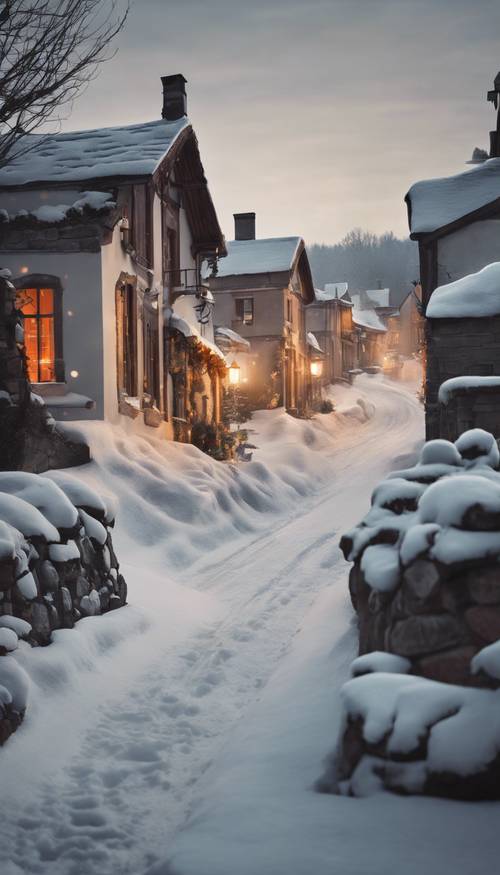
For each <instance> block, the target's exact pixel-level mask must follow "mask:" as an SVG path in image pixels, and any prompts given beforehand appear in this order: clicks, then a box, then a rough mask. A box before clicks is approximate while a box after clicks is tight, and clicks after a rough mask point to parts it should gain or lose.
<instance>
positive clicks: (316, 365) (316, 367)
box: [311, 361, 323, 377]
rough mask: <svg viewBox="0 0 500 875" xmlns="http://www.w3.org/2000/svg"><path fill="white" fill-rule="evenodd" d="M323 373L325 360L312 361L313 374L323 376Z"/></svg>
mask: <svg viewBox="0 0 500 875" xmlns="http://www.w3.org/2000/svg"><path fill="white" fill-rule="evenodd" d="M322 373H323V362H320V361H314V362H311V376H312V377H321V374H322Z"/></svg>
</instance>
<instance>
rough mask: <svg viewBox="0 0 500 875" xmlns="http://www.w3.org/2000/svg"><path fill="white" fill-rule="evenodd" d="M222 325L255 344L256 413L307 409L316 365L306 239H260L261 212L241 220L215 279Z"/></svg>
mask: <svg viewBox="0 0 500 875" xmlns="http://www.w3.org/2000/svg"><path fill="white" fill-rule="evenodd" d="M210 288H211V290H212V291H213V293H214V297H215V302H216V322H217V324H218V325H227V326H229V327H230V328H231V329H234V330H235V331H236V332H237V333H238V334H240V335H241V336H242V337H243V338H244V339H245V340H248V341H249V342H250V344H251V350H252V355H251V357H250V364H249V372H248V373H244V374H243V373H242V377H243V379H246V386H247V392H248V396H249V398H250V399H251V403H252V405H253V406H254V407H255V408H259V407H267V406H268V405H276V406H277V405H283V406H284V407H286V409H287V410H289V411H290V412H292V413H299V414H300V413H302V412H303V411H304V410H305V409H306V407H307V399H308V397H309V385H310V363H309V356H308V346H307V332H306V316H305V312H306V306H307V305H308V304H311V303H312V302H313V301H314V287H313V282H312V276H311V268H310V265H309V259H308V256H307V251H306V247H305V244H304V241H303V240H302V238H301V237H275V238H270V239H261V240H257V239H256V238H255V213H238V214H236V215H235V240H233V241H231V242H229V243H227V256H226V257H225V258H222V259H221V260H220V261H219V264H218V268H217V275H216V276H214V277H212V279H211V280H210Z"/></svg>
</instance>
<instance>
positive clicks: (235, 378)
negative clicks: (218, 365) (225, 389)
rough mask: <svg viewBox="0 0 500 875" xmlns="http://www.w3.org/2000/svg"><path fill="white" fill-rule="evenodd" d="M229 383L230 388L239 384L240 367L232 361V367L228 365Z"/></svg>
mask: <svg viewBox="0 0 500 875" xmlns="http://www.w3.org/2000/svg"><path fill="white" fill-rule="evenodd" d="M229 382H230V384H231V386H237V385H238V383H239V382H240V366H239V364H238V362H237V361H235V360H234V359H233V363H232V365H229Z"/></svg>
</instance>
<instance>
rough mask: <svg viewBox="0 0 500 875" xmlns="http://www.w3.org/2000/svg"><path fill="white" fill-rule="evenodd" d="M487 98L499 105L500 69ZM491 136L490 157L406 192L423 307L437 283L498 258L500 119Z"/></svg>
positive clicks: (476, 268)
mask: <svg viewBox="0 0 500 875" xmlns="http://www.w3.org/2000/svg"><path fill="white" fill-rule="evenodd" d="M488 99H489V100H492V101H493V102H494V103H495V106H497V104H498V101H499V99H500V74H499V75H498V76H497V77H496V79H495V86H494V89H493V91H490V92H488ZM499 119H500V115H499ZM490 139H491V149H490V157H489V159H488V160H484V161H483V160H481V159H479V163H477V166H475V167H473V168H472V169H471V170H468V171H465V172H463V173H459V174H457V175H456V176H448V177H444V178H441V179H427V180H423V181H421V182H417V183H415V184H414V185H413V186H412V187H411V188H410V190H409V192H408V194H407V195H406V198H405V200H406V204H407V208H408V222H409V226H410V237H411V239H412V240H416V241H418V246H419V254H420V276H421V283H422V301H423V305H424V311H425V308H426V307H427V304H428V301H429V298H430V296H431V294H432V292H433V291H434V289H435V288H436V287H437V286H441V285H444V284H445V283H449V282H454V281H455V280H458V279H460V278H461V277H463V276H466V275H467V274H471V273H475V272H476V271H478V270H480V269H481V268H482V267H484V266H485V265H487V264H490V263H491V262H494V261H498V260H499V259H500V120H498V121H497V130H496V131H492V132H491V134H490ZM471 163H476V162H471Z"/></svg>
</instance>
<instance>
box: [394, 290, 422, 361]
mask: <svg viewBox="0 0 500 875" xmlns="http://www.w3.org/2000/svg"><path fill="white" fill-rule="evenodd" d="M424 343H425V319H424V317H423V315H422V286H421V285H420V283H416V284H415V286H414V288H412V290H411V291H410V292H408V294H407V295H406V297H405V298H403V300H402V301H401V304H400V305H399V339H398V352H400V353H401V355H404V356H412V355H415V354H417V353H418V352H420V351H421V350H422V349H423V346H424Z"/></svg>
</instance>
